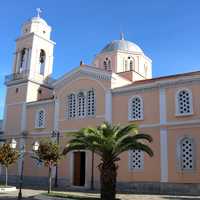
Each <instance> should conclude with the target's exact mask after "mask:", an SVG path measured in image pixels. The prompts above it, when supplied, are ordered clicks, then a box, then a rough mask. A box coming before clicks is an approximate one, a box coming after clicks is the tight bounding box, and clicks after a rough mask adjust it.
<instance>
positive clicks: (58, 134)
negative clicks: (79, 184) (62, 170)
mask: <svg viewBox="0 0 200 200" xmlns="http://www.w3.org/2000/svg"><path fill="white" fill-rule="evenodd" d="M51 136H52V138H55V137H56V144H57V145H59V142H60V132H59V131H52V135H51ZM54 187H58V163H56V173H55V182H54Z"/></svg>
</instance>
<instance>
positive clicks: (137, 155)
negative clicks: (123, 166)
mask: <svg viewBox="0 0 200 200" xmlns="http://www.w3.org/2000/svg"><path fill="white" fill-rule="evenodd" d="M143 168H144V153H143V151H141V150H130V151H129V169H130V170H141V169H143Z"/></svg>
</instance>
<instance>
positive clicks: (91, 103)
mask: <svg viewBox="0 0 200 200" xmlns="http://www.w3.org/2000/svg"><path fill="white" fill-rule="evenodd" d="M95 110H96V102H95V92H94V90H90V91H88V92H87V116H94V115H95Z"/></svg>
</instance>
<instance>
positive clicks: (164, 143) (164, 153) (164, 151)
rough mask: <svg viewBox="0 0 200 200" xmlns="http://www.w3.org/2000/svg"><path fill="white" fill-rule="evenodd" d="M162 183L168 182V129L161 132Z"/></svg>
mask: <svg viewBox="0 0 200 200" xmlns="http://www.w3.org/2000/svg"><path fill="white" fill-rule="evenodd" d="M160 162H161V163H160V167H161V177H160V182H168V134H167V129H161V130H160Z"/></svg>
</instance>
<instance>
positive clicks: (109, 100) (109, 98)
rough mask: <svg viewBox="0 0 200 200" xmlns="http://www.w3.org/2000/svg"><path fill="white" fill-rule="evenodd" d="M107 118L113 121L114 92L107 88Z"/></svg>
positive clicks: (110, 121) (108, 120)
mask: <svg viewBox="0 0 200 200" xmlns="http://www.w3.org/2000/svg"><path fill="white" fill-rule="evenodd" d="M105 120H106V121H107V122H109V123H112V93H111V90H107V91H106V93H105Z"/></svg>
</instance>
